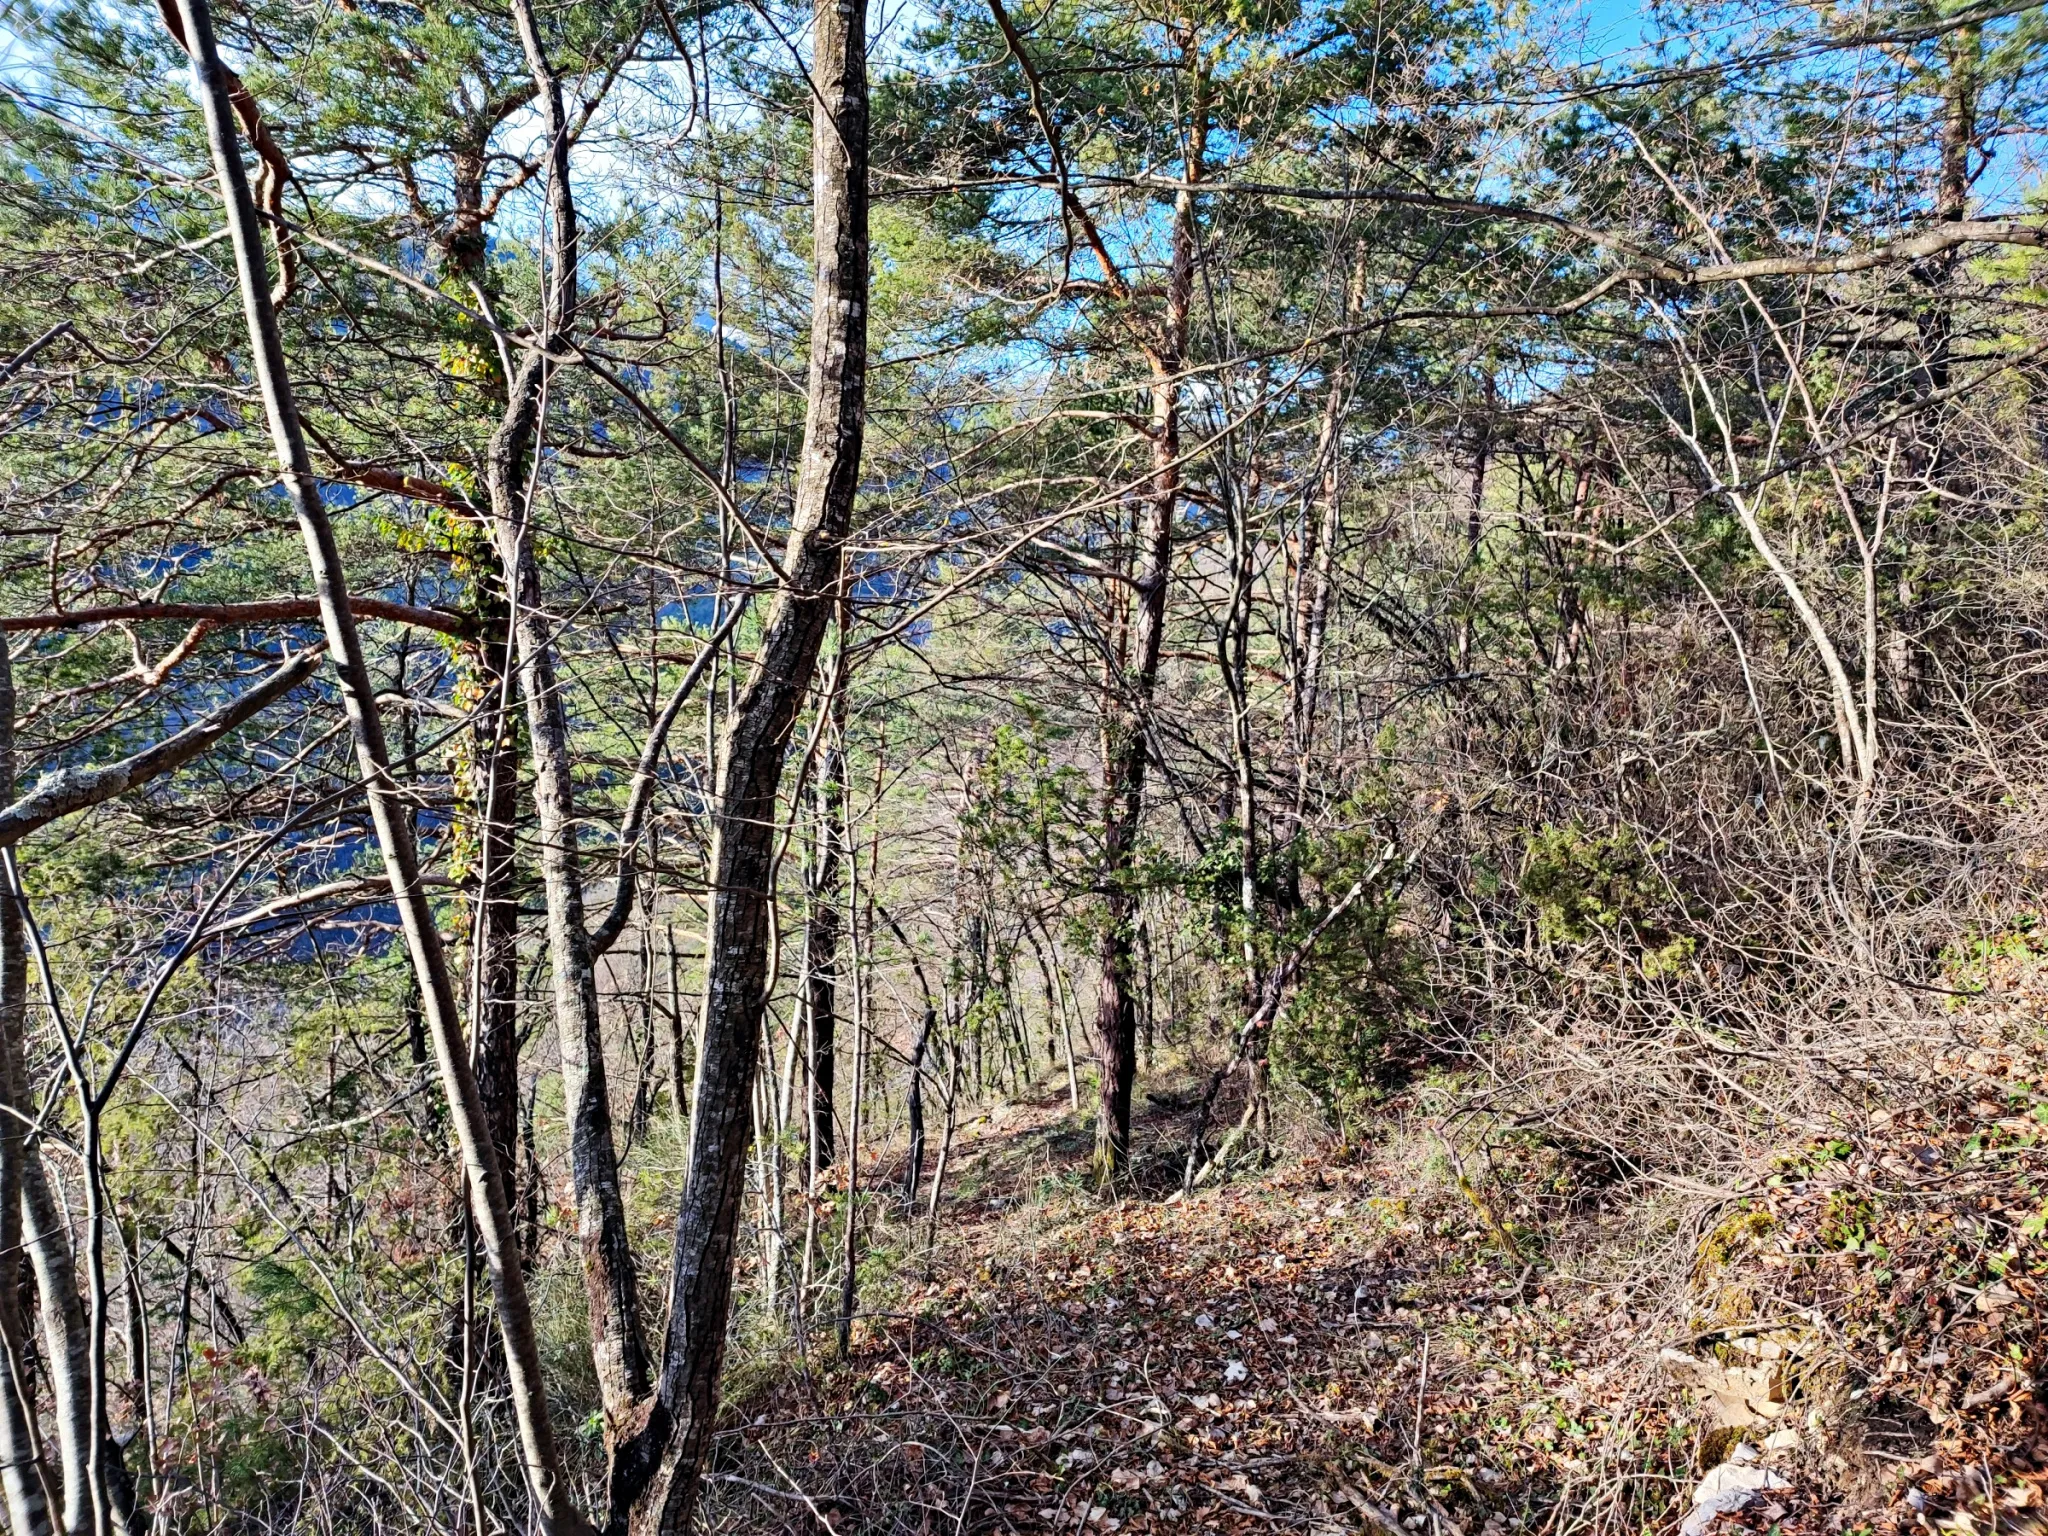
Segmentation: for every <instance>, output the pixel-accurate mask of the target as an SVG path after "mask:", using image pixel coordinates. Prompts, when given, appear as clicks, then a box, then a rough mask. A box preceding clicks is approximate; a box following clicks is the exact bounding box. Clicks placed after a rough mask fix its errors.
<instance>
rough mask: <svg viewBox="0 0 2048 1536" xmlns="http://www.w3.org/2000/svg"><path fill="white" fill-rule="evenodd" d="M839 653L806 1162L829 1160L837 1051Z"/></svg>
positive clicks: (813, 929) (814, 963)
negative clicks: (808, 1153)
mask: <svg viewBox="0 0 2048 1536" xmlns="http://www.w3.org/2000/svg"><path fill="white" fill-rule="evenodd" d="M844 670H845V659H844V655H843V653H842V656H841V658H840V661H839V663H838V664H837V665H836V666H835V667H834V669H833V674H832V688H831V698H830V700H829V702H828V703H827V706H826V713H827V715H828V720H829V723H828V724H827V725H826V727H825V757H824V761H823V762H822V763H820V764H819V765H818V796H817V817H816V826H817V847H818V861H817V868H816V871H815V873H814V875H813V877H812V880H811V889H810V892H809V896H810V914H809V922H808V925H807V927H806V930H805V933H804V1016H805V1020H806V1023H807V1025H808V1027H809V1032H810V1055H811V1061H810V1077H811V1113H810V1138H811V1154H812V1155H811V1167H812V1169H813V1171H817V1170H821V1169H824V1168H827V1167H829V1166H830V1165H831V1162H832V1158H833V1155H834V1131H833V1097H834V1094H833V1088H834V1084H833V1069H834V1062H835V1058H836V1055H837V1051H838V1039H837V1036H838V1017H837V1009H838V996H837V993H838V981H839V976H838V967H839V927H840V918H839V865H840V860H841V857H842V847H841V845H842V843H843V842H844V837H843V835H842V829H841V827H840V825H839V819H840V808H841V806H842V804H843V803H844V801H845V798H846V740H845V735H846V682H845V678H844V676H843V675H842V674H843V672H844Z"/></svg>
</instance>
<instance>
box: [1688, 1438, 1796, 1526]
mask: <svg viewBox="0 0 2048 1536" xmlns="http://www.w3.org/2000/svg"><path fill="white" fill-rule="evenodd" d="M1780 1433H1786V1431H1780ZM1756 1459H1757V1453H1756V1447H1754V1446H1752V1445H1749V1444H1746V1443H1745V1444H1742V1445H1738V1446H1736V1447H1735V1451H1734V1454H1733V1455H1731V1456H1730V1457H1729V1458H1728V1460H1726V1461H1724V1462H1722V1463H1721V1465H1720V1466H1718V1467H1716V1468H1714V1470H1713V1471H1711V1472H1709V1473H1708V1474H1707V1475H1706V1476H1705V1477H1703V1478H1701V1479H1700V1481H1699V1486H1698V1487H1697V1488H1695V1489H1693V1491H1692V1509H1691V1511H1690V1512H1689V1513H1687V1515H1686V1517H1685V1521H1684V1523H1683V1524H1682V1525H1680V1526H1679V1536H1706V1532H1707V1530H1708V1528H1709V1527H1710V1526H1712V1525H1713V1523H1714V1522H1715V1521H1716V1520H1718V1519H1720V1518H1721V1516H1723V1515H1732V1514H1734V1513H1735V1512H1736V1511H1737V1510H1739V1509H1743V1508H1745V1507H1747V1506H1748V1504H1749V1503H1750V1501H1751V1500H1753V1499H1754V1498H1756V1497H1757V1495H1758V1494H1760V1493H1763V1492H1766V1491H1769V1490H1775V1489H1779V1488H1790V1487H1791V1486H1792V1485H1791V1484H1790V1483H1789V1482H1787V1481H1786V1480H1785V1479H1784V1478H1783V1477H1780V1476H1779V1475H1778V1474H1777V1473H1776V1472H1773V1471H1771V1470H1770V1468H1768V1467H1760V1466H1758V1465H1757V1464H1756Z"/></svg>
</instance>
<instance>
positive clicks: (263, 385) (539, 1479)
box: [73, 0, 586, 1536]
mask: <svg viewBox="0 0 2048 1536" xmlns="http://www.w3.org/2000/svg"><path fill="white" fill-rule="evenodd" d="M178 11H179V15H180V18H181V20H182V21H183V23H184V32H185V37H186V40H187V42H188V45H189V48H190V52H191V57H192V75H193V85H194V95H195V96H196V97H197V98H198V101H199V106H200V111H201V113H202V115H203V116H204V118H205V121H206V135H207V141H208V145H209V147H210V149H211V151H212V156H213V168H214V175H215V177H216V178H217V180H218V182H219V186H220V193H221V201H222V203H223V204H224V205H225V206H226V209H227V222H228V233H229V236H230V238H231V240H232V242H233V245H234V253H235V275H236V280H237V286H238V287H239V288H240V290H241V299H242V312H243V317H244V319H245V320H246V322H247V325H248V332H249V343H250V354H251V363H252V365H253V369H254V372H255V375H256V383H257V386H258V389H259V390H260V392H261V394H262V397H263V405H264V414H265V416H266V417H267V418H268V421H269V424H270V434H271V441H272V445H273V447H274V448H275V450H276V453H277V460H278V468H279V471H280V475H279V478H280V479H281V481H282V482H283V485H284V488H285V491H286V493H287V495H288V496H289V498H290V501H291V506H292V511H293V514H294V515H295V517H296V518H297V521H298V524H299V531H300V533H301V534H302V535H303V537H304V539H305V543H306V556H307V561H308V564H309V565H310V567H311V570H312V576H313V585H314V589H315V591H316V592H317V594H318V596H319V600H320V616H321V620H322V623H323V625H324V627H325V629H326V632H327V642H328V645H329V647H330V649H331V651H332V654H333V658H334V663H335V669H336V672H337V674H338V679H339V682H340V684H341V695H342V702H343V705H344V708H345V710H346V712H347V716H348V722H349V728H350V732H351V734H352V735H353V736H354V738H355V745H356V757H357V762H358V766H359V768H360V771H361V772H362V775H363V779H364V782H365V784H366V786H367V790H368V799H369V803H370V817H371V821H372V823H373V824H374V826H375V829H376V835H377V846H378V849H379V851H380V852H381V853H382V855H383V858H384V866H385V869H386V872H387V873H388V875H389V877H390V881H391V894H392V900H393V902H394V904H395V905H396V906H397V908H398V916H399V923H400V926H401V927H402V929H403V930H404V934H405V942H406V948H407V950H408V952H409V954H410V956H411V960H412V966H413V971H414V974H415V975H416V976H417V977H418V979H419V984H420V994H421V1003H422V1007H423V1008H424V1010H425V1013H426V1017H427V1025H428V1029H429V1031H430V1033H431V1034H432V1036H433V1041H434V1053H435V1056H436V1058H437V1059H438V1062H439V1066H440V1071H441V1081H442V1086H443V1089H444V1091H445V1093H446V1095H447V1099H448V1109H449V1120H450V1123H451V1127H452V1129H453V1130H454V1132H455V1137H456V1142H457V1145H458V1146H459V1147H460V1149H461V1154H462V1162H463V1172H464V1176H465V1178H466V1179H467V1181H468V1184H469V1191H470V1203H471V1207H472V1209H473V1211H474V1214H475V1217H476V1225H477V1236H478V1240H479V1244H480V1246H481V1247H482V1249H483V1253H484V1262H485V1264H486V1266H487V1267H488V1268H489V1270H490V1275H491V1289H492V1292H493V1295H494V1297H495V1299H496V1301H497V1311H498V1327H499V1332H500V1335H501V1336H502V1339H503V1342H504V1348H505V1363H506V1383H507V1386H508V1387H509V1389H510V1392H511V1397H512V1406H513V1412H514V1414H515V1416H516V1418H517V1420H518V1424H519V1436H520V1452H521V1457H522V1460H523V1463H524V1470H525V1473H526V1478H527V1482H528V1486H529V1488H530V1490H531V1492H532V1495H533V1499H534V1504H535V1512H536V1514H537V1515H538V1517H539V1524H540V1526H541V1529H542V1530H543V1531H545V1532H548V1533H550V1536H554V1533H571V1536H574V1533H579V1532H581V1531H583V1530H584V1529H585V1528H586V1527H585V1523H584V1521H583V1518H582V1516H581V1515H580V1514H578V1513H577V1511H576V1509H575V1506H574V1505H573V1504H572V1503H570V1501H569V1498H568V1488H567V1485H566V1483H565V1481H564V1479H563V1478H562V1475H561V1472H560V1468H559V1465H558V1458H557V1455H556V1451H555V1441H554V1431H553V1427H552V1425H551V1424H550V1423H549V1421H548V1409H547V1396H546V1389H545V1387H544V1385H543V1383H542V1381H541V1373H540V1351H539V1347H538V1345H537V1343H536V1341H535V1338H534V1332H533V1312H532V1308H531V1305H530V1304H529V1302H528V1299H527V1294H526V1280H525V1276H524V1275H523V1274H522V1273H521V1268H520V1263H519V1255H518V1244H517V1241H516V1239H515V1238H514V1236H513V1233H512V1224H511V1216H510V1212H509V1210H508V1208H507V1204H506V1199H505V1181H504V1178H503V1175H502V1172H501V1170H500V1168H499V1166H498V1158H497V1149H496V1148H495V1147H494V1146H493V1145H492V1143H491V1136H490V1131H489V1129H488V1126H487V1124H486V1122H485V1119H484V1112H483V1105H482V1102H481V1101H480V1099H479V1098H478V1095H477V1088H476V1078H475V1076H474V1074H473V1073H472V1072H471V1070H470V1062H469V1048H468V1043H467V1042H466V1041H465V1040H464V1039H463V1037H462V1024H461V1020H460V1018H459V1016H458V1015H457V1012H456V1006H455V993H454V988H453V986H452V984H451V983H450V980H449V973H448V957H447V954H446V952H445V950H444V949H443V947H442V943H441V932H440V929H439V928H438V927H436V926H435V922H434V912H433V908H432V905H431V904H430V903H429V901H428V899H427V894H426V888H425V887H424V886H423V885H422V884H421V883H420V874H419V859H418V853H417V850H416V849H415V848H414V846H413V843H412V839H411V837H410V836H409V830H408V828H407V826H406V818H405V807H404V805H403V804H402V802H401V801H400V799H399V797H398V794H397V786H396V784H395V782H394V781H393V779H392V776H391V762H390V753H389V751H388V749H387V748H386V746H385V741H384V725H383V721H382V720H381V718H380V717H379V715H378V712H377V702H376V699H377V696H376V689H375V684H374V682H373V681H372V679H371V677H370V669H369V664H368V663H367V662H366V661H365V660H364V657H363V648H362V640H361V637H360V636H359V635H358V634H357V632H356V624H355V615H354V613H353V611H352V610H351V609H350V607H349V601H348V583H347V580H346V577H345V575H344V572H343V568H342V562H341V552H340V549H339V547H338V546H337V544H336V542H335V537H334V528H333V525H332V524H331V523H330V522H329V521H328V518H327V508H326V505H325V503H324V502H323V501H322V500H321V497H320V488H319V483H318V482H317V481H316V480H315V478H314V475H313V468H312V461H311V459H310V457H309V456H308V454H307V451H306V439H305V432H304V429H303V428H302V427H301V425H300V422H299V412H298V403H297V400H296V398H295V397H294V394H293V390H292V386H291V380H290V378H289V376H288V375H287V373H286V371H285V358H284V342H283V338H282V336H281V334H280V333H279V331H278V326H277V315H276V311H275V310H274V309H273V308H272V306H271V303H270V293H269V290H268V288H267V287H266V286H265V283H264V269H263V245H262V234H261V230H260V228H259V226H258V224H257V220H256V208H255V203H254V202H253V200H252V199H251V196H250V192H249V180H248V175H247V173H246V171H245V170H244V168H243V166H242V159H241V154H240V151H239V149H238V147H237V145H236V142H235V128H234V121H233V118H232V115H231V109H230V107H229V104H228V96H227V82H226V76H225V73H224V71H223V69H222V66H221V61H220V55H219V52H218V50H217V49H216V47H215V45H214V37H213V20H212V17H211V15H210V14H209V12H208V9H207V0H178ZM73 1300H74V1303H75V1301H76V1297H75V1295H74V1297H73Z"/></svg>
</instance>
